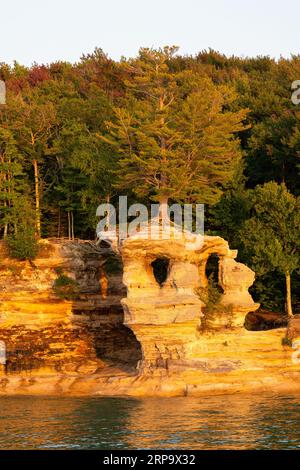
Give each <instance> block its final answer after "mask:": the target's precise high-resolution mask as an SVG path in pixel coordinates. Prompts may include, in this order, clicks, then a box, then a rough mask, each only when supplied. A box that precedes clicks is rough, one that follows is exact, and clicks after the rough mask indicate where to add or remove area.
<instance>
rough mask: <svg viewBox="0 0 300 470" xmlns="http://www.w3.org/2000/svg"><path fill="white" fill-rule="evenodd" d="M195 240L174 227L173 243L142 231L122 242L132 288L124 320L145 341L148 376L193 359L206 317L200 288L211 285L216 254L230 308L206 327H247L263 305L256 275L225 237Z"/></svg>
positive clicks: (224, 298) (144, 363)
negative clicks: (254, 293) (209, 268)
mask: <svg viewBox="0 0 300 470" xmlns="http://www.w3.org/2000/svg"><path fill="white" fill-rule="evenodd" d="M167 235H168V236H167ZM192 237H193V235H192V234H189V233H185V234H183V235H182V234H179V233H178V231H176V228H174V227H173V228H172V231H171V239H170V238H169V234H164V233H160V239H157V240H156V239H149V237H148V231H147V230H143V229H142V230H141V231H140V233H138V234H135V235H133V236H130V237H128V238H127V239H125V240H124V241H123V243H122V246H121V255H122V260H123V266H124V276H123V282H124V284H125V285H126V287H127V297H125V298H123V300H122V304H123V307H124V313H125V315H124V322H125V324H126V325H127V326H129V327H130V328H131V330H132V331H133V332H134V334H135V336H136V337H137V339H138V341H139V342H140V343H141V347H142V354H143V360H142V361H141V363H140V365H139V367H140V370H141V371H142V372H147V371H151V372H153V371H155V369H166V370H167V369H168V368H169V367H170V364H171V363H172V364H173V365H174V364H175V363H176V362H177V363H178V361H186V360H188V359H191V358H192V357H193V353H192V351H194V349H195V343H196V342H197V338H198V337H199V334H200V332H199V328H200V325H201V318H203V317H205V314H204V313H203V310H204V311H205V309H203V307H205V305H204V303H203V302H202V301H201V300H200V298H199V296H198V295H197V289H198V288H199V287H200V288H205V287H206V286H207V282H208V281H207V276H206V272H205V268H206V263H207V260H208V258H209V256H210V255H211V254H216V255H218V256H219V285H220V287H221V288H222V289H223V295H222V298H221V305H223V306H224V310H223V311H221V312H218V314H216V315H215V316H213V317H212V318H210V319H205V320H206V321H205V322H203V324H204V323H205V326H206V327H210V328H225V327H227V328H228V327H230V328H236V327H242V326H243V324H244V320H245V315H246V314H247V313H248V312H250V311H255V310H256V309H257V308H258V307H259V305H258V304H255V303H254V301H253V299H252V297H251V296H250V294H249V292H248V288H249V287H250V286H251V285H252V284H253V282H254V273H253V271H251V270H250V269H249V268H248V267H247V266H245V265H243V264H241V263H238V262H236V261H235V258H236V256H237V251H232V250H230V249H229V246H228V243H227V242H226V241H225V240H223V239H222V238H220V237H209V236H205V237H204V238H203V239H202V240H201V241H200V242H199V243H198V244H197V243H194V244H192V243H191V239H192ZM221 310H222V309H221Z"/></svg>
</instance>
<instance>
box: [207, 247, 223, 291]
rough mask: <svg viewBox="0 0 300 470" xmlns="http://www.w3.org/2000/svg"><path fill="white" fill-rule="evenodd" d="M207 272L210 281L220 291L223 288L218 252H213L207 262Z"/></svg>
mask: <svg viewBox="0 0 300 470" xmlns="http://www.w3.org/2000/svg"><path fill="white" fill-rule="evenodd" d="M205 274H206V277H207V279H208V280H209V282H210V283H211V284H212V285H213V286H214V287H215V288H216V289H217V290H218V291H219V292H223V289H222V288H221V286H220V285H219V257H218V255H217V254H215V253H212V254H211V255H210V256H209V258H208V260H207V263H206V267H205Z"/></svg>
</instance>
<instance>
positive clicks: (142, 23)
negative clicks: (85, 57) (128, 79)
mask: <svg viewBox="0 0 300 470" xmlns="http://www.w3.org/2000/svg"><path fill="white" fill-rule="evenodd" d="M299 19H300V2H299V0H284V1H283V0H42V1H41V0H10V1H5V2H4V1H3V2H0V62H6V63H9V64H12V63H13V61H14V60H17V61H18V62H19V63H21V64H24V65H28V66H29V65H31V64H32V63H34V62H37V63H49V62H54V61H57V60H66V61H70V62H76V61H78V60H79V58H80V57H81V55H82V54H83V53H84V54H86V53H90V52H92V51H93V50H94V49H95V47H100V48H102V49H103V50H104V52H106V53H107V54H108V55H109V56H110V57H111V58H113V59H116V60H119V59H120V57H121V56H125V57H133V56H135V55H136V54H137V52H138V49H139V47H141V46H143V47H160V46H164V45H177V46H180V52H181V53H182V54H196V53H198V52H199V51H201V50H203V49H208V48H212V49H215V50H217V51H219V52H221V53H224V54H226V55H238V56H256V55H270V56H271V57H275V58H279V57H280V56H283V57H289V56H290V55H291V54H298V53H299V52H300V27H299Z"/></svg>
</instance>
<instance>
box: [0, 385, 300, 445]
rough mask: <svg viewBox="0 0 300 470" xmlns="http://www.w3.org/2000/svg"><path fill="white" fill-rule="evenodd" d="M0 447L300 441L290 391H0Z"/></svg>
mask: <svg viewBox="0 0 300 470" xmlns="http://www.w3.org/2000/svg"><path fill="white" fill-rule="evenodd" d="M0 404H1V414H0V448H1V449H126V448H131V449H143V448H144V449H145V448H152V449H172V448H174V449H188V448H189V449H292V448H300V424H299V423H300V420H299V417H300V416H299V413H300V405H299V398H298V397H295V396H283V397H275V396H271V395H269V394H268V395H260V396H254V395H251V396H245V395H235V396H228V395H227V396H219V397H205V398H197V399H196V398H195V399H192V398H169V399H168V398H163V399H158V398H155V399H154V398H153V399H152V398H148V399H146V398H145V399H121V398H56V397H41V398H33V397H1V399H0Z"/></svg>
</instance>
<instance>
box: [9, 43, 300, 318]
mask: <svg viewBox="0 0 300 470" xmlns="http://www.w3.org/2000/svg"><path fill="white" fill-rule="evenodd" d="M297 76H300V58H299V56H292V57H291V58H289V59H283V58H281V59H279V60H278V61H275V60H274V59H270V58H269V57H253V58H249V57H246V58H239V57H226V56H225V55H223V54H220V53H218V52H217V51H213V50H208V51H202V52H200V53H199V54H198V55H197V56H195V57H192V56H181V55H180V54H179V53H178V49H177V48H174V47H166V48H163V49H158V50H152V49H141V50H140V52H139V54H138V56H137V57H136V58H133V59H129V60H126V59H122V60H121V61H120V62H115V61H113V60H111V59H110V58H109V57H107V55H106V54H105V53H104V52H103V51H102V50H101V49H96V50H95V51H94V52H93V53H92V54H88V55H84V56H83V57H82V59H81V60H80V61H79V62H78V63H76V64H70V63H65V62H56V63H53V64H49V65H46V66H44V65H43V66H39V65H37V64H34V65H33V66H32V67H30V68H28V67H24V66H22V65H21V64H18V63H17V62H15V63H14V65H13V66H8V65H6V64H4V63H2V64H0V79H3V80H5V81H6V85H7V105H6V106H2V107H0V233H1V235H2V236H3V237H4V238H5V237H6V236H8V237H9V238H14V237H16V238H18V237H21V234H22V233H23V234H25V233H27V232H28V233H29V232H30V231H32V227H35V228H36V229H37V224H36V222H37V219H41V228H42V236H44V237H45V236H47V237H50V236H52V237H61V236H64V237H66V236H73V235H74V236H75V237H80V238H92V239H93V238H94V236H95V227H96V220H95V211H96V207H97V206H98V204H100V203H101V202H104V201H106V200H109V199H110V200H111V201H112V202H115V200H116V199H117V197H118V195H120V194H124V191H125V190H126V194H127V195H128V196H129V197H132V200H133V202H137V201H136V199H137V198H138V199H141V200H143V202H146V203H147V204H148V203H149V200H150V199H152V200H159V199H161V198H162V197H169V198H170V199H171V200H172V201H173V202H175V201H178V202H205V203H207V207H206V229H208V230H209V232H210V233H213V234H216V235H221V236H223V237H224V238H226V239H227V240H228V241H229V242H230V245H231V247H232V248H237V249H238V250H239V259H240V260H241V261H242V262H245V263H246V264H248V265H249V266H250V267H252V268H253V269H254V270H256V271H257V274H258V275H257V280H256V282H255V285H254V287H253V289H252V292H253V295H254V296H255V298H256V299H257V300H258V301H260V302H262V303H263V305H264V306H268V308H274V309H277V308H278V305H282V302H283V300H282V299H283V293H284V288H285V286H284V276H283V275H282V274H281V273H282V272H283V269H284V268H286V267H287V264H288V265H289V268H290V266H292V268H295V265H297V263H298V266H299V260H298V258H297V253H296V254H294V253H292V252H290V250H289V249H287V245H291V240H290V236H289V237H288V241H287V240H285V241H284V242H283V238H282V234H281V232H282V231H281V229H280V230H274V229H273V228H271V229H270V230H269V228H268V230H267V233H268V234H269V239H267V237H268V235H265V232H264V229H265V222H266V221H265V219H264V218H262V215H261V214H259V218H260V220H259V221H258V222H257V223H256V224H255V225H254V224H253V221H252V222H251V220H252V219H253V217H258V213H257V211H256V209H255V206H257V203H256V193H257V191H256V186H257V185H264V184H265V183H266V182H270V181H275V182H277V183H278V184H281V183H283V182H284V183H285V185H286V188H287V189H288V191H289V192H290V193H291V194H292V195H294V196H296V197H299V195H300V178H299V173H300V160H299V154H300V137H299V136H300V124H299V123H300V111H299V106H294V105H293V104H292V102H291V99H290V94H291V92H290V85H291V83H292V82H293V81H294V80H295V77H296V78H297ZM246 109H247V110H248V112H246ZM243 157H244V158H243ZM33 162H35V164H36V169H37V175H36V177H35V175H34V167H33ZM37 186H38V188H37ZM37 189H38V191H37ZM271 193H272V192H271ZM271 193H270V194H269V196H270V198H271V199H272V198H274V197H276V195H275V196H274V193H272V194H271ZM269 196H268V197H269ZM218 201H219V202H218ZM37 202H38V203H39V208H37V207H36V203H37ZM289 204H290V203H289ZM289 204H288V206H289ZM285 207H286V206H284V205H283V206H282V207H274V214H275V217H277V218H279V219H280V220H281V219H282V213H283V212H285ZM291 207H292V206H291ZM289 211H290V209H289V207H287V212H288V213H291V212H289ZM297 212H298V213H299V207H298V206H297V208H296V209H295V213H297ZM272 217H273V215H272V216H271V218H272ZM248 220H250V221H248ZM283 220H286V218H285V217H283ZM292 221H293V218H292V217H291V218H290V222H289V227H292V226H291V223H292ZM293 223H294V222H293ZM22 224H25V226H24V227H23V226H22ZM251 224H252V225H251ZM290 232H291V233H292V232H294V236H297V235H296V234H297V228H296V229H293V228H291V230H290ZM29 239H30V237H29ZM250 239H251V240H252V241H251V240H250ZM31 240H32V238H31ZM293 243H294V242H293ZM20 245H21V247H22V246H23V245H22V243H21V244H20ZM286 254H287V255H286ZM25 255H26V256H29V255H30V253H29V254H28V252H27V253H25ZM25 255H24V254H22V255H21V256H25ZM284 264H285V266H284ZM271 266H272V267H271ZM108 269H110V268H109V267H108ZM270 269H272V270H271V271H270ZM292 281H293V291H292V293H293V295H294V303H297V302H299V300H300V295H299V292H300V290H299V275H298V274H297V270H296V268H295V269H294V271H293V274H292ZM277 302H278V303H277ZM275 304H276V305H275Z"/></svg>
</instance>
